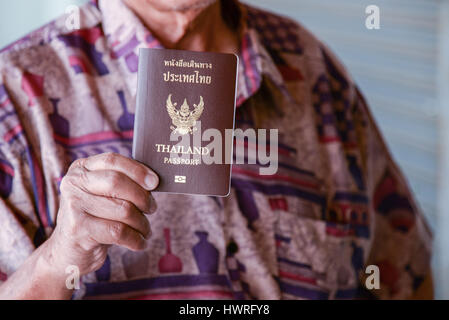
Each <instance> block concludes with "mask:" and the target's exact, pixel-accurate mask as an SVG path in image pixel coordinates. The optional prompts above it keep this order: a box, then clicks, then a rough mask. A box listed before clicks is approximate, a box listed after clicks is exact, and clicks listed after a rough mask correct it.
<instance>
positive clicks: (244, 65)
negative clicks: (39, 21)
mask: <svg viewBox="0 0 449 320" xmlns="http://www.w3.org/2000/svg"><path fill="white" fill-rule="evenodd" d="M97 6H98V9H99V10H100V11H101V14H102V16H103V19H102V21H103V30H104V33H105V35H106V36H107V38H108V42H109V45H110V46H111V47H112V52H113V55H116V56H117V55H123V54H129V52H128V51H132V52H134V54H137V53H138V49H139V48H144V47H146V48H163V46H162V45H161V43H160V42H159V41H158V40H157V39H156V38H155V37H154V36H153V35H152V34H151V32H150V31H149V30H148V29H147V28H146V27H145V25H144V24H143V23H142V22H141V21H140V19H139V18H138V17H137V16H136V15H135V14H134V13H133V12H132V10H131V9H129V8H128V7H127V6H126V5H125V4H124V3H123V1H122V0H107V1H106V0H98V3H97ZM239 7H240V10H242V20H243V21H247V19H246V18H247V11H248V7H247V6H246V5H243V4H240V5H239ZM241 34H242V37H241V39H242V44H241V51H240V54H239V66H238V69H239V76H238V82H237V84H238V85H237V107H238V106H241V105H242V104H243V102H245V101H246V100H247V99H249V98H250V97H251V96H253V95H254V94H255V93H256V92H257V91H258V90H259V89H260V87H261V85H262V81H263V80H268V81H270V82H271V83H272V84H273V85H274V86H275V87H276V88H277V89H279V90H280V91H281V92H282V93H287V89H286V87H285V84H284V81H283V78H282V75H281V74H280V72H279V70H278V68H277V67H276V64H275V63H274V61H273V59H272V58H271V56H270V54H269V53H268V51H267V50H266V48H265V47H264V45H263V44H262V42H261V39H260V36H259V34H258V32H257V31H256V30H255V29H254V28H252V27H251V26H248V25H247V24H246V23H244V24H243V26H242V33H241Z"/></svg>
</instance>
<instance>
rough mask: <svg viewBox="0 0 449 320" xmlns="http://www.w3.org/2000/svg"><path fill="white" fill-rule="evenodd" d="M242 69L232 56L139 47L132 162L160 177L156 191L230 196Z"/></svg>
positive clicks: (234, 56)
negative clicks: (235, 124)
mask: <svg viewBox="0 0 449 320" xmlns="http://www.w3.org/2000/svg"><path fill="white" fill-rule="evenodd" d="M237 65H238V58H237V56H236V55H233V54H224V53H210V52H193V51H182V50H165V49H146V48H145V49H140V56H139V71H138V84H137V100H136V115H135V122H134V140H133V158H134V159H136V160H138V161H140V162H142V163H145V164H146V165H148V166H149V167H150V168H152V169H153V170H154V171H155V172H156V173H157V174H158V175H159V177H160V184H159V186H158V188H157V189H156V190H155V191H158V192H169V193H183V194H198V195H213V196H227V195H228V194H229V190H230V178H231V157H232V130H233V129H234V118H235V98H236V82H237ZM208 129H212V130H209V132H213V134H212V136H213V138H211V137H210V135H209V137H205V135H204V133H205V132H207V131H208ZM230 135H231V136H230ZM203 140H204V141H203ZM217 140H221V145H220V144H219V143H218V142H217ZM211 143H213V144H211ZM220 152H221V155H220ZM217 155H218V156H217ZM205 157H209V158H208V159H207V160H208V161H204V158H205ZM212 158H213V159H215V160H216V161H215V163H210V162H211V159H212Z"/></svg>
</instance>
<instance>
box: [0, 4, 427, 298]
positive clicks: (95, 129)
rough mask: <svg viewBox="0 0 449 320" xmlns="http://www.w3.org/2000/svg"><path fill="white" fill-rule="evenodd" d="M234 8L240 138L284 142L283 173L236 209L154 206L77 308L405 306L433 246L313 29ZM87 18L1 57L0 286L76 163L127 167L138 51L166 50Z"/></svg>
mask: <svg viewBox="0 0 449 320" xmlns="http://www.w3.org/2000/svg"><path fill="white" fill-rule="evenodd" d="M239 6H240V7H241V8H240V9H241V12H242V20H244V25H245V27H244V28H243V31H242V43H241V50H240V62H239V78H238V90H237V110H236V127H237V128H242V129H247V128H265V129H271V128H275V129H279V170H278V171H277V173H276V174H273V175H269V176H266V175H260V174H259V168H260V166H261V165H262V164H260V163H256V164H238V165H237V164H236V165H234V166H233V169H232V188H231V193H230V195H229V196H228V197H226V198H215V197H207V196H188V195H173V194H163V193H155V194H154V197H155V198H156V200H157V202H158V208H159V209H158V212H157V213H156V214H155V215H152V216H151V217H149V220H150V223H151V225H152V230H153V236H152V238H151V240H150V246H149V248H148V249H147V250H146V251H143V252H132V251H129V250H127V249H124V248H121V247H118V246H111V247H110V249H109V251H108V256H107V259H106V262H105V264H104V265H103V267H102V268H101V269H99V270H98V271H96V272H93V273H91V274H88V275H86V276H84V277H83V278H82V286H81V289H80V290H76V291H75V293H74V298H79V299H93V298H114V299H123V298H134V299H178V298H190V299H191V298H194V299H352V298H407V297H409V296H410V295H412V294H413V292H414V290H415V289H416V288H417V287H418V286H419V285H420V283H421V282H422V281H423V279H424V278H425V276H426V275H428V274H429V272H430V266H429V265H430V254H431V250H430V248H431V242H432V240H431V233H430V231H429V229H428V227H427V225H426V222H425V220H424V219H423V216H422V214H421V212H420V210H419V208H418V207H417V204H416V202H415V201H414V199H413V197H412V195H411V193H410V191H409V187H408V185H407V182H406V181H405V179H404V177H403V175H402V174H401V172H400V170H399V169H398V167H397V166H396V164H395V163H394V162H393V160H392V158H391V155H390V153H389V151H388V150H387V147H386V146H385V144H384V142H383V139H382V137H381V134H380V133H379V131H378V129H377V127H376V124H375V123H374V121H373V118H372V116H371V115H370V111H369V109H368V107H367V104H366V102H365V100H364V99H363V97H362V95H361V94H360V92H359V90H358V89H357V87H356V85H355V84H354V82H353V80H352V79H351V78H350V76H349V75H348V74H347V72H346V70H345V69H344V67H343V66H342V65H341V64H340V63H339V62H338V60H337V59H336V58H335V57H334V55H333V54H332V53H331V52H330V51H329V50H328V49H327V48H326V47H325V46H324V45H323V44H322V43H321V42H320V41H318V40H317V39H316V38H315V37H314V36H313V35H312V34H311V33H309V32H308V31H307V30H306V29H305V28H304V27H302V26H301V25H299V24H298V23H296V22H294V21H292V20H290V19H288V18H285V17H280V16H278V15H275V14H272V13H269V12H265V11H262V10H259V9H255V8H252V7H249V6H246V5H243V4H240V5H239ZM80 10H81V11H80V14H81V20H80V21H81V29H79V30H75V31H70V30H67V29H66V26H65V22H66V17H61V18H59V19H56V20H55V21H53V22H51V23H49V24H47V25H45V26H44V27H43V28H41V29H39V30H37V31H35V32H33V33H31V34H29V35H28V36H26V37H25V38H23V39H21V40H19V41H18V42H16V43H14V44H12V45H10V46H9V47H7V48H5V49H3V50H2V51H1V53H0V221H1V224H0V284H1V283H2V281H6V280H7V278H8V276H9V275H11V274H12V273H13V272H14V271H15V270H17V269H18V268H19V267H20V265H21V264H22V263H23V262H24V260H25V259H26V258H27V257H28V256H29V255H30V254H31V253H32V251H33V250H34V249H35V248H36V247H37V246H39V245H40V244H41V243H42V242H43V241H45V239H47V238H48V237H49V236H50V235H51V233H52V230H53V229H54V227H55V221H56V215H57V212H58V205H59V197H60V194H59V184H60V181H61V179H62V177H63V176H64V174H65V173H66V172H67V170H68V167H69V166H70V164H71V163H72V162H73V161H74V160H75V159H77V158H84V157H89V156H92V155H95V154H99V153H104V152H116V153H120V154H122V155H125V156H131V147H132V138H133V123H134V108H135V97H136V84H137V77H136V75H137V73H136V72H137V62H138V50H139V48H142V47H159V48H161V47H162V46H161V44H160V43H159V42H158V40H157V39H156V38H155V37H153V35H152V34H151V33H150V32H149V31H148V29H147V28H146V27H145V26H144V25H143V24H142V22H141V21H140V20H139V19H138V18H137V17H136V16H135V15H134V14H133V12H132V11H131V10H130V9H129V8H127V7H126V6H125V5H124V4H123V3H122V1H121V0H108V1H102V0H100V1H98V2H97V1H92V2H90V3H89V4H86V5H85V6H83V7H82V8H81V9H80ZM235 144H243V146H244V148H246V149H250V148H255V147H256V144H255V143H254V141H248V140H239V139H238V138H236V140H235ZM368 265H376V266H378V267H379V270H380V282H381V283H380V289H376V290H368V289H367V288H366V287H365V280H366V278H367V276H368V275H369V274H367V273H366V267H367V266H368Z"/></svg>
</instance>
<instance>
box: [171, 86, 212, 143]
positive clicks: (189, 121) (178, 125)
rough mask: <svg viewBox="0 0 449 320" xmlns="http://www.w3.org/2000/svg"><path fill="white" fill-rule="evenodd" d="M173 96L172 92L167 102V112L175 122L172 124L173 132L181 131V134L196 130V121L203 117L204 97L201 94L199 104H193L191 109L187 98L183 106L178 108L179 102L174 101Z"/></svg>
mask: <svg viewBox="0 0 449 320" xmlns="http://www.w3.org/2000/svg"><path fill="white" fill-rule="evenodd" d="M171 97H172V94H171V93H170V94H169V95H168V98H167V103H166V107H167V112H168V115H169V116H170V118H171V121H172V124H173V125H172V126H170V129H171V130H172V131H173V133H179V134H181V135H185V134H188V133H193V132H195V131H196V128H195V125H196V122H197V121H198V119H199V118H200V117H201V114H202V113H203V110H204V100H203V97H202V96H200V102H199V103H198V104H193V107H194V109H193V110H190V107H189V105H188V104H187V99H184V102H183V103H182V105H181V107H180V108H179V109H176V106H177V103H176V102H175V103H173V102H172V101H171Z"/></svg>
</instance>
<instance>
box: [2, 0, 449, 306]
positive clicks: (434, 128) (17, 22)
mask: <svg viewBox="0 0 449 320" xmlns="http://www.w3.org/2000/svg"><path fill="white" fill-rule="evenodd" d="M84 2H86V1H85V0H39V1H34V0H15V1H7V0H0V47H3V46H6V45H7V44H8V43H10V42H12V41H14V40H15V39H17V38H19V37H21V36H23V35H25V34H26V33H28V32H29V31H31V30H33V29H35V28H37V27H39V26H41V25H42V24H44V23H46V22H48V21H50V20H51V19H53V18H54V17H56V16H58V15H61V14H63V13H64V12H65V9H66V7H67V6H68V5H70V4H82V3H84ZM245 2H247V3H249V4H252V5H254V6H258V7H262V8H266V9H269V10H271V11H274V12H278V13H281V14H284V15H287V16H290V17H291V18H294V19H295V20H297V21H299V22H300V23H302V24H303V25H305V26H306V27H308V28H309V29H310V30H312V31H313V32H314V33H315V35H316V36H317V37H318V38H320V39H322V40H323V41H324V42H325V43H326V44H327V45H328V46H329V47H330V48H331V49H333V51H334V52H335V53H336V54H337V55H338V56H339V57H340V58H341V59H342V61H343V62H344V63H345V65H346V66H347V68H348V69H349V71H350V73H351V74H352V75H353V77H354V78H355V79H356V81H357V82H358V84H359V86H360V87H361V89H362V91H363V93H364V94H365V96H366V98H367V100H368V102H369V104H370V106H371V109H372V111H373V114H374V116H375V118H376V120H377V122H378V124H379V126H380V128H381V130H382V132H383V134H384V137H385V138H386V140H387V143H388V145H389V147H390V149H391V151H392V153H393V156H394V157H395V159H396V161H397V162H398V163H399V165H400V167H401V168H402V170H403V172H404V174H405V175H406V176H407V178H408V180H409V183H410V186H411V188H412V189H413V191H414V193H415V196H416V198H417V199H418V202H419V204H420V205H421V208H422V209H423V211H424V213H425V215H426V217H427V220H428V222H429V224H430V226H431V228H432V230H433V231H434V236H435V244H434V261H433V268H434V280H435V285H436V296H437V298H440V299H449V216H448V215H447V214H446V211H447V210H448V209H447V208H448V206H449V0H369V1H367V0H257V1H256V0H247V1H245ZM368 5H377V6H378V7H379V8H380V29H379V30H376V29H373V30H368V29H367V28H366V26H365V20H366V18H367V16H368V15H367V14H366V13H365V9H366V7H367V6H368Z"/></svg>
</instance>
